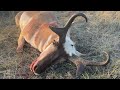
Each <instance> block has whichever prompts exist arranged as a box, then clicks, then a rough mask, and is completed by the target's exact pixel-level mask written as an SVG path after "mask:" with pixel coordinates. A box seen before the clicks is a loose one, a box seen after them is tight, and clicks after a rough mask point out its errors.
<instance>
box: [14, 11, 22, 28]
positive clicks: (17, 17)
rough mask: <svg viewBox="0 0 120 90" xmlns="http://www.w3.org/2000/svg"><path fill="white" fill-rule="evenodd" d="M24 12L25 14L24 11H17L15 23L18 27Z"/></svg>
mask: <svg viewBox="0 0 120 90" xmlns="http://www.w3.org/2000/svg"><path fill="white" fill-rule="evenodd" d="M22 14H23V11H21V12H19V13H17V15H16V16H15V23H16V26H17V27H19V21H20V17H21V15H22Z"/></svg>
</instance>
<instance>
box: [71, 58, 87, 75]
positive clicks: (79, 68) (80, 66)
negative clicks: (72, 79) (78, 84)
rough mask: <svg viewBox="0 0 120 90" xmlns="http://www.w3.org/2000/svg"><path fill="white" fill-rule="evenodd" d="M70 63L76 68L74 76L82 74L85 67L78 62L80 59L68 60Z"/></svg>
mask: <svg viewBox="0 0 120 90" xmlns="http://www.w3.org/2000/svg"><path fill="white" fill-rule="evenodd" d="M70 61H71V62H72V63H73V64H75V66H76V67H77V70H76V76H79V75H81V74H82V72H83V70H84V68H85V65H84V64H83V63H82V62H81V61H80V59H78V58H76V59H70Z"/></svg>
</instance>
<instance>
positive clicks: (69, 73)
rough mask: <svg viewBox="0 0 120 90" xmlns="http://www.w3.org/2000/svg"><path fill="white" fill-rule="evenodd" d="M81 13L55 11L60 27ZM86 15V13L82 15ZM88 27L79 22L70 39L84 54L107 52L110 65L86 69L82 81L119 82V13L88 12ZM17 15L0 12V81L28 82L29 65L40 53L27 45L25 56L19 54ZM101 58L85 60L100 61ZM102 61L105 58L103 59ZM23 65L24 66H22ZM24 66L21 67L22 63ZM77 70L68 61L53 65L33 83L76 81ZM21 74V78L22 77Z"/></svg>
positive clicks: (80, 20) (79, 20)
mask: <svg viewBox="0 0 120 90" xmlns="http://www.w3.org/2000/svg"><path fill="white" fill-rule="evenodd" d="M74 12H78V11H55V12H54V13H55V14H56V16H57V18H58V21H59V23H60V25H61V26H63V25H64V24H65V22H66V21H67V20H68V18H69V17H70V16H71V15H72V14H73V13H74ZM82 12H84V11H82ZM84 13H85V14H86V16H87V17H88V23H85V21H84V19H83V18H77V19H76V20H75V23H74V24H73V25H72V27H71V30H72V32H71V35H72V36H71V37H72V39H73V40H74V41H75V42H76V44H77V45H76V48H77V49H78V50H79V51H80V52H82V53H88V52H94V51H95V52H102V51H103V50H104V51H108V52H109V54H110V63H109V64H108V65H107V66H106V67H87V68H86V69H85V71H84V72H83V74H82V75H81V78H82V79H117V78H120V40H119V38H120V31H119V29H120V22H119V20H120V12H119V11H118V12H116V11H85V12H84ZM15 14H16V12H14V11H9V12H7V11H5V12H4V11H2V12H0V18H1V19H0V79H19V78H22V79H24V78H28V77H30V76H28V77H26V76H25V75H26V74H27V73H28V72H30V70H29V64H30V63H31V62H32V60H34V59H35V58H37V56H38V55H39V52H38V51H37V50H35V49H34V48H31V47H30V45H28V44H26V45H25V48H24V52H23V53H21V54H18V53H16V47H17V39H18V36H19V33H20V30H18V28H17V27H16V26H15V22H14V16H15ZM100 56H101V55H95V56H89V57H83V58H86V59H89V60H99V57H100ZM101 57H102V56H101ZM21 61H22V62H21ZM20 62H21V63H20ZM75 70H76V67H75V66H74V65H73V64H72V63H70V62H69V61H66V62H61V63H58V64H54V65H52V66H51V67H50V68H48V69H47V70H46V71H45V72H43V73H41V75H40V76H32V77H31V78H32V79H73V78H74V76H75ZM19 73H22V75H19Z"/></svg>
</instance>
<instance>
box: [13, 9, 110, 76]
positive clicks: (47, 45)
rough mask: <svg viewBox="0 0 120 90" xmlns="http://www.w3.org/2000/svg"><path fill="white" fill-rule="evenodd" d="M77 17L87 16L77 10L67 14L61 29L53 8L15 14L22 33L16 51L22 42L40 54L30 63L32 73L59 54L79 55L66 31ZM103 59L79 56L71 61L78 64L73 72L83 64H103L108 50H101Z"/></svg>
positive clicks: (79, 70)
mask: <svg viewBox="0 0 120 90" xmlns="http://www.w3.org/2000/svg"><path fill="white" fill-rule="evenodd" d="M78 16H82V17H83V18H85V20H86V22H87V17H86V15H84V14H83V13H76V14H74V15H72V16H71V17H70V19H69V20H68V21H67V23H66V24H65V26H64V27H63V28H60V25H59V24H58V21H57V19H56V17H55V15H54V13H53V12H52V11H23V12H22V11H21V12H19V13H18V14H17V15H16V17H15V22H16V25H17V26H18V27H20V29H21V32H20V36H19V39H18V47H17V52H22V51H23V46H24V43H25V41H26V42H27V43H29V44H30V45H31V46H33V47H34V48H36V49H38V50H39V51H40V52H41V53H40V56H39V57H38V58H37V59H35V60H34V61H33V62H32V64H31V65H30V70H31V71H32V72H34V74H40V73H41V72H43V71H44V70H45V69H46V68H47V67H48V66H50V65H51V64H52V62H54V61H56V59H57V58H58V57H66V56H67V57H68V58H69V57H72V56H73V55H76V56H77V57H79V56H80V55H84V54H81V53H80V52H78V51H77V50H76V48H75V43H74V42H73V41H72V40H71V39H70V31H69V30H68V29H69V28H70V26H71V24H72V22H73V21H74V19H75V18H76V17H78ZM104 54H105V57H106V59H105V61H103V62H93V61H88V60H85V61H81V60H79V59H78V58H77V59H76V60H74V59H73V60H72V59H71V58H70V61H72V62H73V63H74V64H75V65H76V66H77V71H76V75H78V73H81V72H82V70H83V68H84V66H87V65H106V64H107V63H108V60H109V55H108V53H106V52H104Z"/></svg>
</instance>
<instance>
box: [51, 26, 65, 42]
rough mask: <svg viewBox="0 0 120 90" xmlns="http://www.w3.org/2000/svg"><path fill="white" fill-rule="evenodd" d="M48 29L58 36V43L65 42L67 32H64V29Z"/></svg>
mask: <svg viewBox="0 0 120 90" xmlns="http://www.w3.org/2000/svg"><path fill="white" fill-rule="evenodd" d="M49 28H50V29H51V30H52V31H53V32H55V33H56V34H57V35H58V36H59V38H60V41H59V42H60V43H64V42H65V38H66V34H67V32H66V31H67V30H65V28H57V27H53V26H49Z"/></svg>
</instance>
